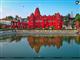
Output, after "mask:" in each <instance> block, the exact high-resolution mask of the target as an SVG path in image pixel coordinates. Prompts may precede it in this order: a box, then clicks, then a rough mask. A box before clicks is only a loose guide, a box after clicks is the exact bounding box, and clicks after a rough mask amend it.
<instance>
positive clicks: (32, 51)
mask: <svg viewBox="0 0 80 60" xmlns="http://www.w3.org/2000/svg"><path fill="white" fill-rule="evenodd" d="M0 57H8V58H11V57H24V58H25V57H28V58H29V57H30V58H31V57H47V58H48V57H53V58H55V57H63V58H70V57H75V58H80V36H54V35H52V36H35V35H15V34H14V35H6V36H0Z"/></svg>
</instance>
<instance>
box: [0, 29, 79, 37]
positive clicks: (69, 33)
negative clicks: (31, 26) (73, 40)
mask: <svg viewBox="0 0 80 60" xmlns="http://www.w3.org/2000/svg"><path fill="white" fill-rule="evenodd" d="M77 32H78V31H77V30H8V31H3V33H1V31H0V36H1V35H10V34H18V35H35V36H42V35H45V36H47V35H62V36H65V35H66V36H77V35H78V34H77Z"/></svg>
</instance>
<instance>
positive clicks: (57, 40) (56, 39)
mask: <svg viewBox="0 0 80 60" xmlns="http://www.w3.org/2000/svg"><path fill="white" fill-rule="evenodd" d="M71 40H75V42H76V43H77V44H80V36H75V37H73V36H51V37H49V36H47V37H40V36H39V37H35V36H28V42H29V44H30V46H31V47H32V48H34V49H35V51H36V52H37V53H38V52H39V50H40V48H41V46H43V45H44V46H52V45H53V46H56V47H57V48H60V47H61V46H62V45H63V41H66V42H68V43H70V42H71Z"/></svg>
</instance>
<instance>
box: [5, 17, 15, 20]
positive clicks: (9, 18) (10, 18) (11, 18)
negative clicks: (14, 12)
mask: <svg viewBox="0 0 80 60" xmlns="http://www.w3.org/2000/svg"><path fill="white" fill-rule="evenodd" d="M6 18H7V20H13V19H14V18H13V17H12V16H7V17H6Z"/></svg>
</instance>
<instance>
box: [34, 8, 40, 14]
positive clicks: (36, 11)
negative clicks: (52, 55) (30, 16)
mask: <svg viewBox="0 0 80 60" xmlns="http://www.w3.org/2000/svg"><path fill="white" fill-rule="evenodd" d="M34 15H35V16H40V11H39V8H36V10H35V12H34Z"/></svg>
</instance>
